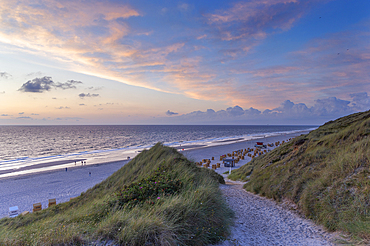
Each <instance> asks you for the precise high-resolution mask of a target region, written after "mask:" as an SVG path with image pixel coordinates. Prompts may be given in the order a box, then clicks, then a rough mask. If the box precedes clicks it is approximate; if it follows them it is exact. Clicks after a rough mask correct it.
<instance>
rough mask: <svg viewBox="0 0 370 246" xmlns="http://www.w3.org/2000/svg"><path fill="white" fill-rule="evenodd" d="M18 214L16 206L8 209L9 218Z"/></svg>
mask: <svg viewBox="0 0 370 246" xmlns="http://www.w3.org/2000/svg"><path fill="white" fill-rule="evenodd" d="M18 214H19V210H18V206H14V207H10V208H9V217H10V218H14V217H17V216H18Z"/></svg>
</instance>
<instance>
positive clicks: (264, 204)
mask: <svg viewBox="0 0 370 246" xmlns="http://www.w3.org/2000/svg"><path fill="white" fill-rule="evenodd" d="M231 182H232V181H231ZM220 188H221V190H222V192H223V194H224V196H225V198H226V200H227V202H228V204H229V206H230V207H231V208H232V209H233V210H234V212H235V217H236V218H235V224H234V226H233V227H232V234H231V236H230V237H229V238H228V240H226V241H225V242H224V243H222V244H220V245H219V246H229V245H243V246H244V245H307V246H309V245H312V246H319V245H334V244H333V243H332V242H331V241H333V238H334V237H333V235H332V234H330V233H327V232H325V231H324V230H323V229H322V228H321V227H319V226H317V225H315V224H314V223H313V222H311V221H309V220H306V219H303V218H300V217H299V216H298V215H296V214H295V213H293V212H291V211H289V210H287V209H285V208H282V207H280V206H279V205H277V204H276V202H274V201H272V200H269V199H266V198H263V197H260V196H257V195H254V194H252V193H249V192H246V191H245V190H244V189H243V188H242V184H238V183H237V182H234V183H230V182H227V184H226V185H220Z"/></svg>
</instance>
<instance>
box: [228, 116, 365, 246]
mask: <svg viewBox="0 0 370 246" xmlns="http://www.w3.org/2000/svg"><path fill="white" fill-rule="evenodd" d="M369 167H370V111H367V112H363V113H356V114H353V115H349V116H346V117H343V118H340V119H338V120H335V121H331V122H328V123H326V124H325V125H323V126H321V127H319V128H318V129H316V130H314V131H312V132H310V133H309V134H307V135H302V136H299V137H296V138H295V139H293V140H292V141H290V142H288V143H285V144H283V145H282V146H280V147H277V148H275V149H274V150H273V151H271V152H269V153H268V154H266V155H263V156H260V157H257V158H255V159H254V160H253V161H251V162H249V163H247V164H246V165H244V166H242V167H241V168H239V169H237V170H235V171H233V172H232V173H231V175H230V176H229V178H231V179H234V180H237V179H241V180H246V181H249V182H248V183H246V184H245V186H244V188H245V189H246V190H248V191H251V192H254V193H258V194H260V195H263V196H267V197H269V198H273V199H275V200H278V201H283V200H284V201H290V202H294V203H295V204H297V205H298V207H299V210H300V211H301V212H302V213H303V214H304V215H305V216H307V217H308V218H311V219H313V220H314V221H316V222H317V223H319V224H322V225H324V226H325V227H326V228H328V229H329V230H332V231H334V230H340V231H344V232H347V233H348V234H350V235H352V236H353V238H354V239H356V240H360V241H364V242H367V243H368V242H370V169H369Z"/></svg>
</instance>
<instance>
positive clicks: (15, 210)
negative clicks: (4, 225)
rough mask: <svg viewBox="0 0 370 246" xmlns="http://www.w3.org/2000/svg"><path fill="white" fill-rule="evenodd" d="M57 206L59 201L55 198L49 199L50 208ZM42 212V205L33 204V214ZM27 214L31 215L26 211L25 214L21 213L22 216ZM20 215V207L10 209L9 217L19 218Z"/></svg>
mask: <svg viewBox="0 0 370 246" xmlns="http://www.w3.org/2000/svg"><path fill="white" fill-rule="evenodd" d="M56 204H57V201H56V199H55V198H53V199H49V203H48V207H51V206H54V205H56ZM41 210H42V205H41V203H35V204H33V208H32V212H37V211H41ZM26 214H29V212H28V211H24V212H22V213H21V215H26ZM18 215H19V209H18V206H13V207H10V208H9V217H10V218H14V217H17V216H18Z"/></svg>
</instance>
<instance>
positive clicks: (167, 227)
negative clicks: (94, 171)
mask: <svg viewBox="0 0 370 246" xmlns="http://www.w3.org/2000/svg"><path fill="white" fill-rule="evenodd" d="M219 182H221V183H224V180H223V178H222V176H220V175H218V174H217V173H215V172H214V171H213V170H209V169H205V168H198V167H196V165H195V164H194V163H192V162H190V161H188V160H187V159H186V158H185V157H184V156H183V155H182V154H180V153H178V152H177V151H176V150H175V149H172V148H168V147H164V146H163V145H161V144H157V145H155V146H154V147H153V148H151V149H150V150H145V151H143V152H142V153H140V154H139V155H138V156H136V157H135V158H134V159H133V160H131V161H130V162H129V163H128V164H126V165H125V166H123V167H122V168H121V169H120V170H118V171H117V172H115V173H114V174H113V175H112V176H110V177H109V178H107V179H106V180H105V181H103V182H101V183H100V184H98V185H96V186H95V187H93V188H91V189H89V190H87V191H86V192H85V193H82V194H81V195H80V196H79V197H77V198H74V199H72V200H71V201H70V202H66V203H61V204H58V205H56V206H52V207H50V208H48V209H44V210H42V211H40V212H35V213H31V214H28V215H24V216H18V217H16V218H13V219H10V218H4V219H1V220H0V245H86V244H96V243H99V242H110V243H115V244H119V245H207V244H210V243H216V242H219V241H220V240H223V239H225V237H226V236H227V235H228V230H229V225H230V223H231V219H232V216H233V214H232V211H231V210H230V209H229V208H228V207H227V205H226V202H225V201H224V199H223V198H222V195H221V192H220V190H219V188H218V183H219Z"/></svg>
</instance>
